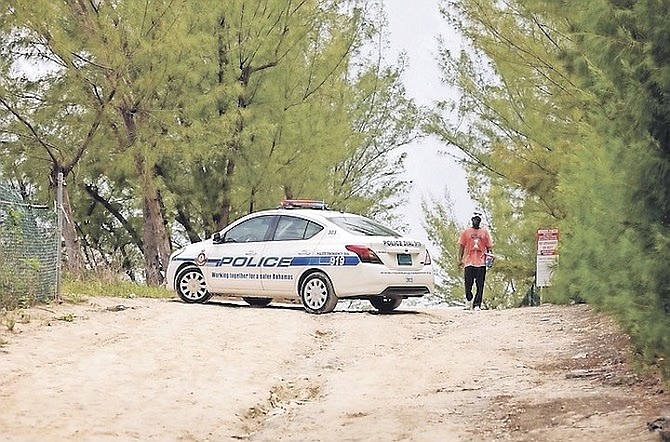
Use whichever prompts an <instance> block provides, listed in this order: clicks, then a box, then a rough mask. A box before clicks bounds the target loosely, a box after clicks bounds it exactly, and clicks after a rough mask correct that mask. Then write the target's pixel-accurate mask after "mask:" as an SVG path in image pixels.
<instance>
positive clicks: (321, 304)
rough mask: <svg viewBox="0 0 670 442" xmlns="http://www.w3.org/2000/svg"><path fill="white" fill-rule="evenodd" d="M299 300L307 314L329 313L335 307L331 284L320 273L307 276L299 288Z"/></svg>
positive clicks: (335, 301)
mask: <svg viewBox="0 0 670 442" xmlns="http://www.w3.org/2000/svg"><path fill="white" fill-rule="evenodd" d="M300 300H301V301H302V305H303V307H305V310H307V311H308V312H309V313H315V314H321V313H329V312H332V311H333V310H334V309H335V306H337V296H335V290H334V289H333V284H332V283H331V282H330V279H328V276H326V275H325V274H324V273H322V272H315V273H312V274H311V275H309V276H307V278H305V280H304V281H303V283H302V285H301V286H300Z"/></svg>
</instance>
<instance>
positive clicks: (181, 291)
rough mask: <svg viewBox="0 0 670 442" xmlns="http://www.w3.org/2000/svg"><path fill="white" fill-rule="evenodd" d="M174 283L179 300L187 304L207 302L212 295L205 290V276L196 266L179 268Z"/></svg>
mask: <svg viewBox="0 0 670 442" xmlns="http://www.w3.org/2000/svg"><path fill="white" fill-rule="evenodd" d="M174 285H175V288H176V290H177V294H178V295H179V297H180V298H181V300H182V301H184V302H187V303H189V304H194V303H203V302H207V301H209V299H210V298H211V297H212V294H211V293H209V291H207V284H206V283H205V277H204V276H203V275H202V272H201V271H200V269H199V268H198V267H196V266H188V267H184V268H183V269H181V270H180V271H179V272H178V273H177V277H176V278H175V284H174Z"/></svg>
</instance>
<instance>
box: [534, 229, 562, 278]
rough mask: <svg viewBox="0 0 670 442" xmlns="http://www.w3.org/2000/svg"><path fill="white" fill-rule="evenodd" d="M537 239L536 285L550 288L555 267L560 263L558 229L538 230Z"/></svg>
mask: <svg viewBox="0 0 670 442" xmlns="http://www.w3.org/2000/svg"><path fill="white" fill-rule="evenodd" d="M536 237H537V260H536V278H537V279H536V284H537V286H538V287H549V286H550V285H551V277H552V273H553V267H554V266H555V265H556V264H557V263H558V237H559V234H558V229H538V231H537V235H536Z"/></svg>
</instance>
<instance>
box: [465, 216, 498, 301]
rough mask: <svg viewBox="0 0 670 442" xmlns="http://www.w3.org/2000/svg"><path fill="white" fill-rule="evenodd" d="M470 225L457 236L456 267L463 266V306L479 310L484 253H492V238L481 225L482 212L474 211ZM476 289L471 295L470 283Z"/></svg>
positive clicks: (481, 296) (482, 295) (484, 276)
mask: <svg viewBox="0 0 670 442" xmlns="http://www.w3.org/2000/svg"><path fill="white" fill-rule="evenodd" d="M471 222H472V227H468V228H466V229H465V230H463V232H461V235H460V237H459V238H458V267H459V268H461V267H462V268H464V271H463V276H464V279H465V308H466V309H468V310H471V309H473V308H474V309H475V310H481V305H482V298H483V297H484V281H485V280H486V254H487V253H488V254H491V255H492V254H493V240H492V239H491V235H490V234H489V232H488V230H486V229H485V228H484V227H482V226H481V222H482V212H480V211H475V212H474V213H473V214H472V218H471ZM473 284H474V285H475V286H476V288H477V291H476V292H475V294H474V297H473V295H472V285H473Z"/></svg>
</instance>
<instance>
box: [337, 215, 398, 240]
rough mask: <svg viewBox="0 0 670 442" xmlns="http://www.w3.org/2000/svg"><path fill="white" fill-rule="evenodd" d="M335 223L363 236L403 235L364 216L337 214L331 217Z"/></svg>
mask: <svg viewBox="0 0 670 442" xmlns="http://www.w3.org/2000/svg"><path fill="white" fill-rule="evenodd" d="M330 221H332V222H333V223H334V224H336V225H337V226H339V227H342V228H343V229H344V230H346V231H347V232H350V233H353V234H354V235H362V236H394V237H399V236H402V235H400V234H399V233H397V232H395V231H393V230H391V229H389V228H388V227H386V226H383V225H381V224H379V223H378V222H376V221H373V220H371V219H369V218H365V217H362V216H337V217H333V218H330Z"/></svg>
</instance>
